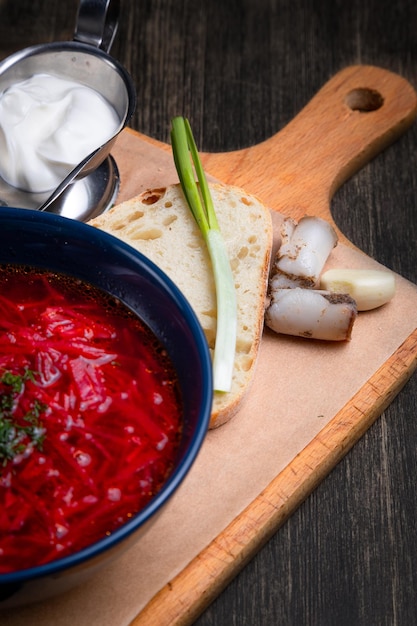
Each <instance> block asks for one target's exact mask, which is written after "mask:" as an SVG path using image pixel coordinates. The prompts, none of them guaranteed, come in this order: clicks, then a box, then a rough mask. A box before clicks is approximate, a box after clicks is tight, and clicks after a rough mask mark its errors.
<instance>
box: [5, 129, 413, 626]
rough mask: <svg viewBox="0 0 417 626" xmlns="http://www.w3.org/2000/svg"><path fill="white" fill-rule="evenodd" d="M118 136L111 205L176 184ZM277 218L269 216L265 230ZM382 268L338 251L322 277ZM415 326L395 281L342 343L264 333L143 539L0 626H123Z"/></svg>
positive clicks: (152, 154) (408, 288)
mask: <svg viewBox="0 0 417 626" xmlns="http://www.w3.org/2000/svg"><path fill="white" fill-rule="evenodd" d="M136 144H137V139H136V138H134V137H133V136H132V135H130V134H126V135H125V136H123V137H122V138H121V140H120V143H119V144H118V148H117V151H115V152H117V154H116V159H117V162H118V166H119V169H120V171H121V174H122V177H123V178H122V187H121V192H120V200H124V199H126V198H128V197H131V196H133V195H135V194H136V193H139V192H140V191H142V190H143V189H144V188H148V187H150V186H154V185H156V186H163V185H165V184H169V182H174V181H176V177H175V173H174V172H173V170H172V167H171V165H170V157H169V156H167V159H166V160H165V158H164V155H162V157H161V153H160V151H159V150H158V149H157V148H154V147H153V146H149V145H147V144H143V142H140V144H139V145H136ZM281 219H282V217H281V216H279V215H277V214H274V221H275V222H279V221H280V220H281ZM335 266H339V267H375V268H378V267H381V266H380V265H379V264H378V263H376V262H375V261H373V260H371V259H370V258H369V257H367V256H366V255H364V254H362V253H360V252H357V251H355V250H353V249H351V248H350V247H347V246H344V245H340V244H339V245H338V246H337V247H336V249H335V250H334V252H333V253H332V255H331V259H330V260H329V263H328V267H335ZM416 326H417V287H416V286H415V285H413V284H411V283H410V282H408V281H406V280H405V279H403V278H401V277H400V276H397V277H396V295H395V297H394V299H393V300H392V301H391V303H389V304H388V305H386V306H384V307H381V308H380V309H378V310H375V311H371V312H368V313H361V314H360V315H359V318H358V320H357V321H356V323H355V326H354V330H353V336H352V340H351V341H350V342H349V343H341V344H339V343H337V344H330V343H320V342H315V341H309V340H303V339H296V338H290V337H285V336H278V335H275V334H273V333H272V332H269V331H268V330H265V331H264V336H263V340H262V343H261V349H260V354H259V358H258V363H257V369H256V373H255V378H254V381H253V384H252V387H251V390H250V393H249V394H248V396H247V399H246V402H245V404H244V406H243V408H242V410H241V411H240V412H239V414H238V415H237V416H236V417H235V418H234V419H233V420H232V421H231V422H229V423H228V424H226V425H224V426H222V427H220V428H219V429H217V430H215V431H211V432H209V433H208V436H207V438H206V441H205V442H204V444H203V447H202V450H201V453H200V455H199V457H198V459H197V461H196V463H195V464H194V466H193V468H192V470H191V472H190V474H189V475H188V476H187V478H186V480H185V481H184V483H183V484H182V486H181V488H180V489H179V491H178V492H177V493H176V494H175V496H174V498H173V499H172V500H171V502H170V503H169V504H168V505H167V507H166V508H165V509H164V511H163V512H162V515H161V516H160V517H159V518H158V520H157V521H156V523H155V525H154V526H153V527H152V529H151V530H150V531H149V533H148V534H147V535H146V536H145V537H143V538H141V539H140V540H139V541H138V542H137V543H136V544H135V545H134V546H133V547H131V548H130V549H129V550H128V551H127V552H125V553H124V554H123V555H122V556H121V557H120V558H119V559H118V560H116V561H114V562H113V563H112V564H111V565H110V566H108V567H107V568H106V569H104V570H103V571H101V572H100V573H98V574H97V575H95V576H94V577H93V578H92V579H91V580H90V581H89V582H87V583H85V584H84V585H83V586H82V587H81V588H77V589H74V590H72V591H70V592H67V593H65V594H64V595H62V596H59V597H57V598H54V599H52V600H49V601H46V602H42V603H38V604H34V605H31V606H28V607H26V608H24V609H9V610H8V611H7V613H6V612H5V613H0V625H1V626H25V625H26V624H27V625H30V626H74V624H76V625H77V626H92V625H96V624H100V626H115V625H117V626H127V625H128V624H129V622H130V621H131V620H132V619H133V618H134V617H136V615H137V614H138V613H139V612H140V611H141V609H142V608H143V607H144V605H145V604H146V603H147V602H148V601H149V600H150V599H151V598H152V596H153V595H154V594H155V593H156V592H157V591H159V590H160V589H161V588H162V587H163V586H164V585H165V584H166V583H167V582H168V581H169V580H170V579H171V578H172V577H173V576H175V575H176V574H177V573H178V572H180V571H181V570H182V569H183V567H184V566H185V565H187V564H188V563H189V562H190V561H191V560H192V559H193V558H194V557H195V556H196V555H197V554H198V553H199V552H200V551H201V550H202V549H203V548H204V547H205V546H206V545H207V544H208V543H209V542H210V541H211V540H213V539H214V538H215V537H216V536H217V535H218V534H219V533H220V532H221V531H222V530H223V529H224V528H225V527H226V526H227V525H228V524H229V522H231V521H232V520H233V519H234V518H235V517H236V516H237V515H238V514H239V513H240V512H241V511H242V510H243V509H244V508H245V507H246V506H247V505H248V504H250V502H252V500H253V499H254V498H255V497H256V496H257V495H258V494H259V493H260V492H261V491H262V490H263V489H264V488H265V487H266V486H267V485H268V484H269V483H270V481H271V480H272V479H273V478H275V477H276V476H277V474H278V473H279V472H280V471H281V470H282V469H283V468H284V467H285V466H286V465H287V464H288V463H289V462H290V461H291V460H292V459H293V458H294V457H295V456H296V455H297V454H298V453H299V452H301V451H302V449H303V448H304V447H305V446H306V445H307V444H308V443H309V442H310V441H311V440H312V439H313V438H314V437H315V436H316V435H317V434H318V433H319V432H320V430H321V429H322V428H323V426H325V424H327V423H328V422H329V421H330V420H331V419H332V418H333V417H334V416H335V415H336V413H337V412H338V411H339V410H340V409H342V408H343V406H344V405H345V404H346V403H347V402H348V401H349V400H350V398H352V396H353V395H354V394H355V393H356V392H357V391H358V390H359V389H360V388H361V387H362V385H363V384H364V383H365V382H366V381H367V380H368V379H369V378H370V377H371V376H372V374H374V373H375V371H376V370H377V369H378V368H379V367H380V366H381V365H383V363H384V362H385V361H386V359H387V358H388V357H389V356H390V355H391V354H392V353H393V352H394V351H395V350H396V349H397V348H398V346H399V345H401V343H402V342H403V341H404V340H405V339H406V338H407V337H408V335H409V334H410V333H411V332H412V331H413V330H414V329H415V328H416Z"/></svg>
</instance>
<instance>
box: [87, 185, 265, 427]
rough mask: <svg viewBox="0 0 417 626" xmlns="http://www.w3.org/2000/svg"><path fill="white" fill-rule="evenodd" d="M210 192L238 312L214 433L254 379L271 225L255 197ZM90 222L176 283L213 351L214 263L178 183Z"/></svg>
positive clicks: (220, 189)
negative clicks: (228, 384)
mask: <svg viewBox="0 0 417 626" xmlns="http://www.w3.org/2000/svg"><path fill="white" fill-rule="evenodd" d="M210 191H211V194H212V197H213V203H214V207H215V211H216V216H217V219H218V222H219V226H220V230H221V232H222V235H223V238H224V240H225V243H226V247H227V250H228V254H229V259H230V263H231V267H232V271H233V275H234V278H235V286H236V296H237V307H238V325H237V341H236V357H235V367H234V374H233V383H232V389H231V391H230V392H227V393H225V392H217V391H216V392H214V394H213V407H212V414H211V419H210V428H217V427H219V426H221V425H223V424H225V423H226V422H228V421H229V420H230V419H232V417H234V416H235V415H236V413H237V412H238V411H239V408H240V406H241V405H242V402H243V401H244V398H245V397H246V395H247V392H248V390H249V388H250V385H251V382H252V380H253V375H254V371H255V367H256V361H257V356H258V352H259V346H260V340H261V335H262V331H263V326H264V312H265V301H266V295H267V284H268V275H269V264H270V257H271V249H272V219H271V213H270V211H269V209H267V208H266V207H265V206H264V205H263V203H262V202H261V201H260V200H259V199H258V198H256V197H255V196H253V195H252V194H248V193H247V192H245V191H244V190H242V189H240V188H239V187H235V186H231V185H222V184H217V183H210ZM88 223H89V224H90V225H91V226H94V227H96V228H100V229H102V230H105V231H107V232H108V233H110V234H112V235H115V236H116V237H119V238H120V239H122V240H123V241H125V242H126V243H127V244H129V245H131V246H133V247H134V248H136V249H137V250H139V251H140V252H141V253H142V254H144V255H145V256H147V257H148V258H150V259H151V260H152V261H153V262H154V263H155V264H156V265H158V266H159V267H160V268H161V269H162V270H163V271H164V272H165V273H166V274H167V275H168V276H169V277H170V278H171V279H172V280H173V281H174V283H176V285H177V286H178V287H179V288H180V289H181V291H182V292H183V293H184V295H185V296H186V298H187V299H188V301H189V302H190V304H191V306H192V307H193V309H194V311H195V313H196V315H197V317H198V319H199V321H200V324H201V326H202V328H203V330H204V333H205V336H206V338H207V342H208V345H209V348H210V350H211V351H212V350H213V348H214V341H215V334H216V294H215V285H214V280H213V274H212V270H211V263H210V258H209V256H208V252H207V248H206V245H205V243H204V240H203V238H202V236H201V233H200V231H199V228H198V226H197V224H196V223H195V220H194V218H193V216H192V214H191V211H190V209H189V208H188V206H187V204H186V201H185V198H184V196H183V193H182V190H181V187H180V185H179V184H177V185H170V186H168V187H164V188H158V189H150V190H148V191H146V192H144V193H142V194H140V195H139V196H136V197H135V198H132V199H131V200H128V201H126V202H123V203H121V204H119V205H117V206H115V207H113V208H112V209H110V210H109V211H107V212H106V213H103V214H102V215H100V216H99V217H97V218H95V219H93V220H90V222H88Z"/></svg>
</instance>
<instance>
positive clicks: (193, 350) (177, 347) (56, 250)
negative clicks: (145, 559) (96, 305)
mask: <svg viewBox="0 0 417 626" xmlns="http://www.w3.org/2000/svg"><path fill="white" fill-rule="evenodd" d="M0 263H14V264H23V265H30V266H34V267H38V268H47V269H50V270H52V271H54V272H57V273H64V274H69V275H71V276H75V277H77V278H79V279H82V280H85V281H88V282H90V283H92V284H93V285H95V286H97V287H100V288H101V289H104V290H105V291H106V292H108V293H110V294H112V295H114V296H116V297H118V298H120V299H121V300H122V301H123V302H124V303H125V304H127V305H128V306H129V307H130V308H131V309H132V310H133V311H134V312H135V313H137V315H138V316H139V317H140V318H141V319H142V320H143V321H144V322H145V323H147V324H148V325H149V326H150V328H151V329H152V330H153V332H154V333H155V334H156V336H157V337H158V338H159V339H160V340H161V341H162V343H163V344H164V345H165V347H166V349H167V351H168V353H169V354H170V356H171V359H172V361H173V363H174V365H175V368H176V371H177V374H178V378H179V384H180V387H181V391H182V395H183V403H184V420H185V425H184V432H183V437H182V442H181V446H180V450H179V454H178V458H177V461H176V465H175V467H174V469H173V471H172V473H171V475H170V476H169V478H168V480H167V481H166V482H165V484H164V485H163V487H162V489H161V490H160V491H159V493H158V494H157V495H156V496H155V497H154V498H153V500H152V501H151V502H150V503H149V504H148V505H147V506H146V507H145V508H144V509H142V511H141V512H139V513H138V515H136V517H134V518H132V520H131V521H129V522H128V523H126V524H125V525H123V526H121V527H120V528H119V529H118V530H116V531H115V532H114V533H113V534H112V535H110V536H108V537H106V538H105V539H102V540H101V541H98V542H96V543H94V544H92V545H90V546H89V547H87V548H85V549H83V550H81V551H79V552H77V553H75V554H73V555H71V556H68V557H65V558H62V559H58V560H56V561H53V562H51V563H48V564H45V565H40V566H39V567H33V568H30V569H26V570H22V571H18V572H13V573H10V574H1V575H0V610H1V609H3V608H9V607H12V606H19V605H23V604H27V603H29V602H32V601H35V600H42V599H45V598H47V597H51V596H53V595H56V594H58V593H60V592H62V591H65V590H67V589H69V588H71V587H73V586H76V585H78V584H80V583H82V582H83V581H84V580H85V579H86V578H88V577H90V576H91V575H92V574H94V572H95V571H96V570H97V569H98V568H100V567H102V566H103V565H104V564H106V565H107V564H108V562H109V560H110V559H113V558H115V557H116V556H118V555H119V554H120V553H121V552H122V551H124V550H125V549H126V548H127V547H129V546H130V545H131V544H132V543H133V542H135V541H137V540H138V538H139V537H140V536H141V534H142V533H144V532H146V530H147V529H148V528H149V526H150V525H151V524H152V522H153V521H154V519H155V517H156V515H157V514H158V513H159V512H160V511H161V508H162V507H163V505H164V504H165V503H166V502H167V501H168V500H169V499H170V498H171V497H172V496H173V494H174V493H175V491H176V489H177V488H178V487H179V485H180V484H181V482H182V481H183V480H184V478H185V476H186V475H187V473H188V471H189V470H190V468H191V466H192V464H193V462H194V460H195V458H196V456H197V454H198V452H199V449H200V447H201V445H202V442H203V440H204V437H205V435H206V432H207V428H208V424H209V419H210V413H211V404H212V374H211V360H210V354H209V350H208V347H207V343H206V339H205V336H204V333H203V331H202V329H201V326H200V324H199V322H198V320H197V318H196V316H195V314H194V312H193V310H192V308H191V307H190V305H189V303H188V301H187V300H186V299H185V297H184V296H183V294H182V293H181V292H180V290H179V289H177V287H176V286H175V285H174V283H172V281H171V280H170V279H169V278H168V277H167V276H166V275H165V274H164V273H163V272H162V271H161V270H160V269H159V268H158V267H156V266H155V265H154V264H153V263H152V262H151V261H149V260H148V259H147V258H146V257H144V256H143V255H141V254H140V253H139V252H137V251H135V250H134V249H133V248H131V247H130V246H127V245H126V244H124V243H123V242H121V241H120V240H119V239H117V238H116V237H113V236H111V235H108V234H106V233H104V232H102V231H100V230H98V229H96V228H93V227H92V226H88V225H86V224H83V223H81V222H77V221H73V220H70V219H68V218H64V217H60V216H58V215H53V214H52V213H43V212H38V211H33V210H28V209H14V208H0Z"/></svg>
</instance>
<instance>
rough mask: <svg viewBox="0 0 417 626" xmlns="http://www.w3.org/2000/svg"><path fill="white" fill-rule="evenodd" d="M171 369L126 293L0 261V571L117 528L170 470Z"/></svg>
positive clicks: (175, 435)
mask: <svg viewBox="0 0 417 626" xmlns="http://www.w3.org/2000/svg"><path fill="white" fill-rule="evenodd" d="M182 419H183V416H182V406H181V399H180V392H179V387H178V382H177V379H176V374H175V371H174V368H173V365H172V363H171V361H170V359H169V357H168V355H167V353H166V351H165V350H164V348H163V346H162V345H161V344H160V343H159V341H158V340H157V338H156V337H155V336H154V334H153V333H152V332H151V331H150V330H149V328H148V327H147V326H145V325H144V324H143V323H142V322H141V321H140V320H139V319H138V318H137V317H136V316H135V315H134V314H133V313H132V312H130V311H129V309H128V308H127V307H126V306H125V305H124V304H122V303H121V302H120V301H119V300H117V299H115V298H113V297H110V296H109V295H107V294H105V293H104V292H101V291H100V290H98V289H96V288H94V287H92V286H90V285H88V284H86V283H84V282H80V281H78V280H76V279H73V278H69V277H65V276H62V275H57V274H53V273H50V272H43V271H38V270H35V269H31V268H12V267H9V266H3V267H0V573H6V572H10V571H15V570H18V569H25V568H28V567H33V566H36V565H40V564H43V563H46V562H49V561H52V560H54V559H56V558H59V557H62V556H66V555H68V554H71V553H73V552H75V551H78V550H80V549H82V548H84V547H86V546H87V545H89V544H91V543H93V542H95V541H97V540H99V539H102V538H103V537H105V536H106V535H108V534H110V533H112V532H113V531H114V530H115V529H116V528H117V527H119V526H120V525H122V524H123V523H125V522H126V521H128V520H129V519H130V518H131V517H132V516H134V515H135V514H136V513H137V512H138V511H140V510H141V509H142V508H143V507H144V506H145V505H146V504H147V503H148V502H149V501H150V499H151V498H152V497H153V496H154V495H155V494H156V493H157V491H158V490H159V489H160V487H161V485H162V483H163V482H164V481H165V480H166V478H167V476H168V475H169V473H170V470H171V468H172V465H173V462H174V460H175V455H176V451H177V449H178V446H179V442H180V438H181V430H182Z"/></svg>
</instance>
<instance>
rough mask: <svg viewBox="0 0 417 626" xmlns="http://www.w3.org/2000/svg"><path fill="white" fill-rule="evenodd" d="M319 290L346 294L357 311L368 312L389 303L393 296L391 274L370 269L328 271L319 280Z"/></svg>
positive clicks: (392, 277)
mask: <svg viewBox="0 0 417 626" xmlns="http://www.w3.org/2000/svg"><path fill="white" fill-rule="evenodd" d="M320 289H325V290H326V291H331V292H333V293H346V294H348V295H350V296H351V297H352V298H353V299H354V300H355V301H356V305H357V308H358V311H370V310H371V309H376V308H377V307H380V306H382V305H383V304H386V303H387V302H389V301H390V300H391V299H392V298H393V296H394V294H395V277H394V274H393V273H392V272H389V271H385V270H372V269H330V270H327V271H326V272H324V273H323V274H322V276H321V278H320Z"/></svg>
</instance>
